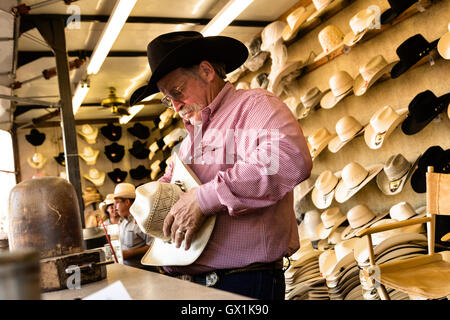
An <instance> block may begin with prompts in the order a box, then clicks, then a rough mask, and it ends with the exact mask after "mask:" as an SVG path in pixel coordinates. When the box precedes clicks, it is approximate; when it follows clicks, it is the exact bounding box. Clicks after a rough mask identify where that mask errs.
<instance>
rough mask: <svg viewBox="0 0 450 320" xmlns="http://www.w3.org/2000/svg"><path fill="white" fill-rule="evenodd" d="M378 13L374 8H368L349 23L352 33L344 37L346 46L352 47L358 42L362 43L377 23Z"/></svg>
mask: <svg viewBox="0 0 450 320" xmlns="http://www.w3.org/2000/svg"><path fill="white" fill-rule="evenodd" d="M375 17H376V12H375V10H373V9H372V8H370V7H368V8H367V9H363V10H361V11H359V12H358V13H357V14H355V15H354V16H353V17H352V18H351V19H350V21H349V25H350V28H351V29H352V32H349V33H347V34H346V35H345V37H344V43H345V45H347V46H349V47H352V46H353V45H355V44H356V43H357V42H358V41H360V40H361V39H362V38H363V37H364V35H365V34H366V32H367V31H368V30H369V29H370V28H371V27H372V26H373V25H374V23H375Z"/></svg>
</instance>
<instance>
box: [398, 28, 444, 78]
mask: <svg viewBox="0 0 450 320" xmlns="http://www.w3.org/2000/svg"><path fill="white" fill-rule="evenodd" d="M438 41H439V39H437V40H435V41H433V42H431V43H430V42H428V41H427V40H426V39H425V38H424V37H423V36H422V35H421V34H416V35H414V36H412V37H410V38H408V39H406V40H405V41H404V42H403V43H402V44H400V45H399V46H398V48H397V50H396V51H395V52H396V53H397V56H398V57H399V58H400V61H399V62H397V63H396V64H395V65H394V66H393V67H392V69H391V78H393V79H394V78H398V77H399V76H401V75H402V74H403V73H405V72H406V71H407V70H408V69H409V68H411V67H412V66H413V65H415V64H416V63H417V62H418V61H419V60H420V59H422V58H423V57H425V56H427V55H428V54H429V53H430V51H431V50H433V49H435V48H436V47H437V43H438Z"/></svg>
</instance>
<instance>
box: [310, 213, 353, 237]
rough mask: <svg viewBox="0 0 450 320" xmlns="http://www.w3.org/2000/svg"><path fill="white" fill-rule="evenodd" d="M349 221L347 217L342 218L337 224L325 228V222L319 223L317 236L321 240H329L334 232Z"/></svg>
mask: <svg viewBox="0 0 450 320" xmlns="http://www.w3.org/2000/svg"><path fill="white" fill-rule="evenodd" d="M345 220H347V217H346V216H345V215H344V216H342V217H341V218H339V219H338V220H337V221H336V223H335V224H334V225H333V226H332V227H330V228H325V226H324V225H323V222H321V223H319V224H318V225H317V227H316V232H317V235H318V236H319V239H325V238H327V237H328V236H329V235H330V234H331V233H332V232H334V231H335V230H336V229H337V228H338V227H339V226H340V225H341V224H343V223H344V222H345Z"/></svg>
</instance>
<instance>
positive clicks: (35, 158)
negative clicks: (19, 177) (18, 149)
mask: <svg viewBox="0 0 450 320" xmlns="http://www.w3.org/2000/svg"><path fill="white" fill-rule="evenodd" d="M27 162H28V164H29V165H30V167H32V168H34V169H41V168H42V167H43V166H44V165H45V164H46V163H47V158H46V157H44V155H43V154H42V153H40V152H36V153H34V154H33V155H32V156H31V157H28V158H27Z"/></svg>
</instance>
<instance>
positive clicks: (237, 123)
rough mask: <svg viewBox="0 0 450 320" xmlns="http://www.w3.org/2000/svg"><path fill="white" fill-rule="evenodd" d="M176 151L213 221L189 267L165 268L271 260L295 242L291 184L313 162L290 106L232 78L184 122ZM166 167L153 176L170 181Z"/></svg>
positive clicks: (190, 270) (184, 270)
mask: <svg viewBox="0 0 450 320" xmlns="http://www.w3.org/2000/svg"><path fill="white" fill-rule="evenodd" d="M185 127H186V129H187V130H188V132H189V135H188V136H187V137H186V138H185V139H184V140H183V142H182V144H181V146H180V150H179V156H180V158H181V159H183V160H184V162H185V163H187V164H188V165H189V166H190V167H191V168H192V169H193V171H194V172H195V173H196V175H197V176H198V178H199V179H200V181H201V182H202V185H201V186H200V187H198V189H197V192H196V194H197V198H198V201H199V205H200V208H201V209H202V211H203V213H204V214H205V215H212V214H215V215H216V216H217V217H216V223H215V226H214V230H213V232H212V235H211V237H210V239H209V242H208V244H207V245H206V248H205V249H204V251H203V252H202V254H201V255H200V257H199V258H198V259H197V260H196V261H195V262H194V263H193V264H191V265H189V266H184V267H179V266H177V267H175V266H172V267H165V269H166V271H167V272H170V273H174V274H177V273H181V274H197V273H202V272H207V271H211V270H216V269H228V268H239V267H244V266H247V265H249V264H251V263H255V262H272V261H276V260H278V259H280V258H282V257H283V256H285V255H286V254H288V255H291V254H292V253H294V252H295V251H296V250H297V249H298V248H299V238H298V231H297V223H296V220H295V214H294V210H293V192H292V190H293V188H294V187H295V186H296V185H297V184H299V183H300V182H301V181H303V180H305V179H307V178H308V177H309V175H310V172H311V168H312V161H311V157H310V155H309V151H308V147H307V145H306V141H305V138H304V136H303V132H302V130H301V128H300V126H299V124H298V122H297V120H296V119H295V117H294V115H293V114H292V112H291V111H290V110H289V108H288V107H287V106H286V105H285V104H284V103H283V102H282V101H281V100H280V99H279V98H278V97H276V96H275V95H273V94H272V93H270V92H268V91H266V90H262V89H252V90H237V91H236V90H235V89H234V88H233V86H232V85H231V84H230V83H226V84H225V86H224V87H223V89H222V90H221V91H220V92H219V94H218V95H217V96H216V97H215V99H214V100H213V101H212V102H211V104H210V105H209V106H207V107H206V108H204V109H203V110H202V124H201V125H196V126H193V125H191V124H190V123H189V122H187V121H185ZM171 175H172V167H171V166H169V170H168V171H167V173H166V174H165V175H164V176H163V177H162V178H161V179H160V180H159V181H162V182H170V179H171Z"/></svg>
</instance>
